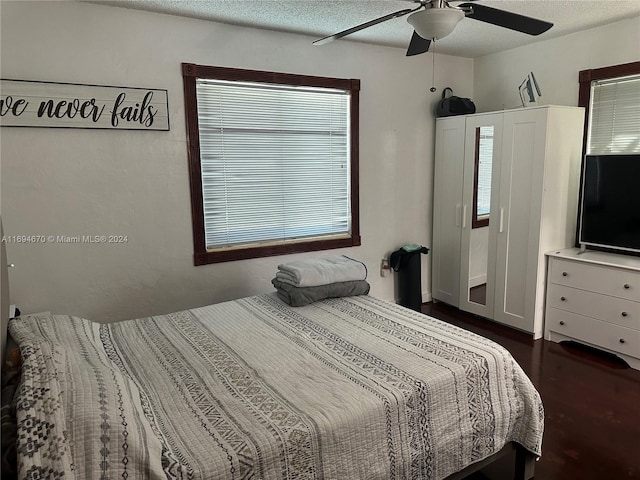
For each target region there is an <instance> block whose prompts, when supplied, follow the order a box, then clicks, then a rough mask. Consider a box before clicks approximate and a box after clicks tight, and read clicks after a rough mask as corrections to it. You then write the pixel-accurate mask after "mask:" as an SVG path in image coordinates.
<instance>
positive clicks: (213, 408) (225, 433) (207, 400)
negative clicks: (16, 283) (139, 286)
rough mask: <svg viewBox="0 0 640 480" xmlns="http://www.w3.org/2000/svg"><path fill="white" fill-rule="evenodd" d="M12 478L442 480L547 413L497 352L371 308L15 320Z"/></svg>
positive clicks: (249, 306)
mask: <svg viewBox="0 0 640 480" xmlns="http://www.w3.org/2000/svg"><path fill="white" fill-rule="evenodd" d="M10 332H11V334H12V336H13V337H14V338H15V339H16V340H17V342H18V343H19V345H20V348H21V351H22V355H23V360H24V366H23V378H22V382H21V385H20V387H19V393H18V397H17V421H18V434H19V441H18V463H19V469H20V477H21V478H26V477H28V478H52V479H57V478H75V479H78V480H84V479H90V478H96V479H97V478H100V479H106V478H109V479H127V478H136V479H137V478H170V479H173V478H181V479H191V478H193V479H215V480H226V479H254V480H257V479H264V480H270V479H273V480H276V479H277V480H282V479H299V480H303V479H325V480H339V479H344V480H356V479H362V480H377V479H379V480H395V479H398V480H399V479H416V480H418V479H420V480H427V479H442V478H444V477H446V476H447V475H450V474H451V473H453V472H456V471H459V470H461V469H462V468H464V467H465V466H467V465H468V464H470V463H473V462H476V461H479V460H482V459H484V458H485V457H487V456H489V455H491V454H492V453H495V452H497V451H498V450H500V448H501V447H502V446H503V445H504V444H505V443H506V442H508V441H516V442H518V443H520V444H521V445H522V446H524V447H525V448H527V449H529V450H530V451H532V452H533V453H535V454H538V455H539V454H540V449H541V440H542V429H543V409H542V404H541V401H540V397H539V395H538V393H537V392H536V390H535V389H534V388H533V386H532V384H531V382H530V381H529V379H528V378H527V377H526V375H525V374H524V373H523V371H522V370H521V368H520V367H519V366H518V365H517V364H516V362H515V361H514V360H513V358H512V357H511V356H510V354H509V353H508V352H507V351H506V350H505V349H504V348H502V347H500V346H498V345H497V344H495V343H493V342H491V341H490V340H487V339H485V338H483V337H480V336H477V335H475V334H472V333H470V332H467V331H465V330H462V329H460V328H457V327H455V326H452V325H449V324H447V323H444V322H440V321H438V320H435V319H433V318H430V317H427V316H425V315H422V314H419V313H417V312H414V311H412V310H409V309H406V308H403V307H401V306H398V305H395V304H393V303H389V302H385V301H382V300H379V299H376V298H374V297H369V296H359V297H349V298H341V299H331V300H324V301H321V302H316V303H314V304H312V305H308V306H306V307H301V308H292V307H289V306H287V305H286V304H284V303H283V302H282V301H280V300H279V299H278V298H277V297H276V296H275V294H267V295H260V296H255V297H250V298H244V299H240V300H236V301H231V302H225V303H220V304H216V305H211V306H207V307H203V308H197V309H193V310H187V311H182V312H178V313H173V314H169V315H160V316H155V317H150V318H141V319H136V320H129V321H124V322H119V323H114V324H98V323H94V322H90V321H88V320H83V319H80V318H75V317H67V316H32V317H25V318H22V319H19V320H13V321H11V324H10Z"/></svg>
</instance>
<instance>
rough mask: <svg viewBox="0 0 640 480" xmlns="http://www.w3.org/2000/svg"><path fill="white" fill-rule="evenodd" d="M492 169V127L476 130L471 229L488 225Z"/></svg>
mask: <svg viewBox="0 0 640 480" xmlns="http://www.w3.org/2000/svg"><path fill="white" fill-rule="evenodd" d="M492 168H493V126H483V127H478V128H476V150H475V159H474V166H473V169H474V176H473V218H472V222H471V224H472V228H479V227H486V226H488V225H489V216H490V214H491V208H490V207H491V169H492Z"/></svg>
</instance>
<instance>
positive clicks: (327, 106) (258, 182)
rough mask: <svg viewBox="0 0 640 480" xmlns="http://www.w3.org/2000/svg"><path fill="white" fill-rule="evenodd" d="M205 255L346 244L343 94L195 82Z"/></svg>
mask: <svg viewBox="0 0 640 480" xmlns="http://www.w3.org/2000/svg"><path fill="white" fill-rule="evenodd" d="M196 97H197V106H198V125H199V135H200V160H201V168H202V172H201V173H202V190H203V207H204V217H205V218H204V220H205V241H206V247H207V249H210V250H213V249H220V248H227V247H234V246H239V245H243V246H246V245H251V244H271V243H282V242H289V241H299V240H304V239H309V238H316V237H321V238H324V237H329V238H336V237H338V238H339V237H348V236H349V235H350V233H351V212H350V206H351V199H350V191H351V190H350V188H351V187H350V180H351V179H350V178H349V177H350V158H349V155H350V135H349V125H350V119H349V105H350V102H349V100H350V92H349V91H343V90H336V89H328V88H312V87H292V86H285V85H274V84H261V83H245V82H229V81H221V80H210V79H198V80H197V81H196Z"/></svg>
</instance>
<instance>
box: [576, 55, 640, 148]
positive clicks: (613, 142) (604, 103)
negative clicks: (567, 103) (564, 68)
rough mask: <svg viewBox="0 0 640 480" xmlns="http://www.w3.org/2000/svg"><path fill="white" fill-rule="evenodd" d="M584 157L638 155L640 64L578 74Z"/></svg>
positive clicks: (639, 137)
mask: <svg viewBox="0 0 640 480" xmlns="http://www.w3.org/2000/svg"><path fill="white" fill-rule="evenodd" d="M579 78H580V98H579V101H578V105H579V106H581V107H585V108H586V114H587V120H586V121H585V142H584V151H585V153H586V154H617V153H621V154H622V153H640V114H639V113H638V112H640V62H633V63H627V64H623V65H615V66H611V67H604V68H597V69H593V70H583V71H581V72H580V75H579Z"/></svg>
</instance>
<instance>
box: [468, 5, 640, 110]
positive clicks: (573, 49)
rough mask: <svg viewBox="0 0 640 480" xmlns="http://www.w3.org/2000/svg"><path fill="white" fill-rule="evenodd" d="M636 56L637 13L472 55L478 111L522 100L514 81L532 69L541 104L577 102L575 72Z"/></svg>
mask: <svg viewBox="0 0 640 480" xmlns="http://www.w3.org/2000/svg"><path fill="white" fill-rule="evenodd" d="M638 60H640V16H639V17H634V18H630V19H627V20H622V21H619V22H615V23H611V24H609V25H605V26H602V27H598V28H592V29H589V30H585V31H583V32H577V33H573V34H570V35H566V36H564V37H559V38H554V39H551V40H546V41H543V42H537V43H534V44H532V45H527V46H524V47H519V48H514V49H512V50H507V51H505V52H500V53H496V54H493V55H487V56H485V57H481V58H477V59H475V61H474V82H473V87H474V88H473V93H474V101H475V103H476V106H477V108H478V111H479V112H490V111H494V110H502V109H505V108H506V109H509V108H518V107H521V106H522V103H521V101H520V96H519V94H518V87H519V86H520V83H521V82H522V80H523V79H524V78H525V76H526V75H527V74H528V73H529V72H533V73H534V75H535V77H536V80H537V81H538V83H539V85H540V88H541V90H542V97H541V98H540V103H541V104H543V105H568V106H576V105H578V72H579V71H580V70H587V69H591V68H600V67H606V66H609V65H618V64H621V63H628V62H635V61H638Z"/></svg>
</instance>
